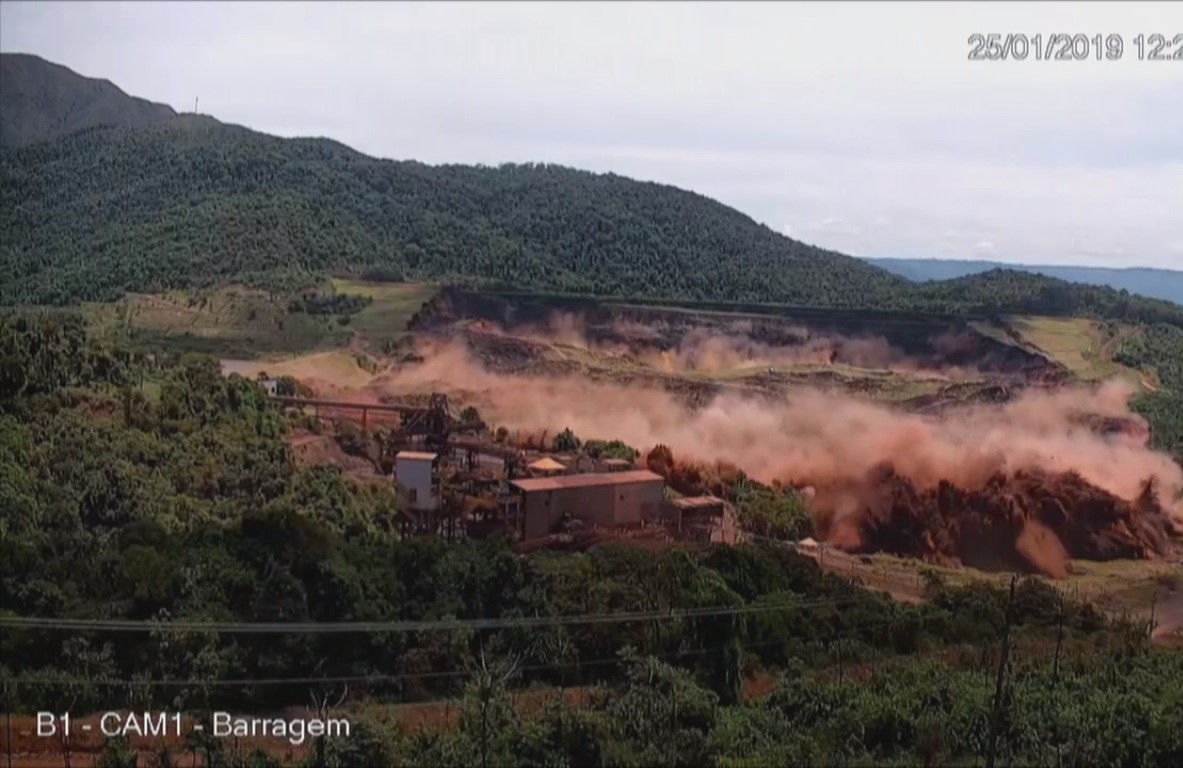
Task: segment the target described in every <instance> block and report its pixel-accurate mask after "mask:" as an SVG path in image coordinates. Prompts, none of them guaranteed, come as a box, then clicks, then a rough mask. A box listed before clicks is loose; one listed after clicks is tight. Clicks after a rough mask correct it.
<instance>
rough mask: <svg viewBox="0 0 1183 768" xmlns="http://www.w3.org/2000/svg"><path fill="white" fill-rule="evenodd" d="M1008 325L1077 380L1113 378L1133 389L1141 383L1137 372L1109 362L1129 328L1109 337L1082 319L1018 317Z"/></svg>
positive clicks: (1091, 321)
mask: <svg viewBox="0 0 1183 768" xmlns="http://www.w3.org/2000/svg"><path fill="white" fill-rule="evenodd" d="M1008 323H1009V325H1010V327H1011V328H1013V329H1014V330H1015V331H1016V332H1017V333H1018V334H1019V337H1020V338H1021V339H1022V341H1024V342H1026V343H1027V344H1029V345H1031V346H1033V347H1035V348H1037V349H1039V350H1042V351H1043V352H1044V353H1045V354H1047V355H1048V356H1049V357H1050V358H1052V359H1053V360H1056V361H1057V362H1059V363H1061V364H1062V365H1064V367H1066V368H1067V369H1068V370H1069V371H1071V372H1072V373H1073V375H1074V376H1075V377H1076V378H1078V379H1080V380H1081V381H1090V382H1091V381H1100V380H1103V379H1109V378H1113V377H1115V376H1116V377H1120V378H1122V379H1124V380H1126V381H1128V382H1129V383H1130V384H1132V385H1133V386H1135V387H1137V386H1140V384H1141V381H1142V375H1141V372H1139V371H1136V370H1134V369H1132V368H1128V367H1126V366H1124V365H1120V364H1118V363H1116V362H1114V361H1113V359H1112V355H1113V354H1114V352H1115V348H1116V345H1117V344H1118V343H1120V339H1121V338H1122V337H1123V335H1128V334H1129V333H1131V332H1132V329H1131V328H1125V327H1122V328H1121V329H1120V330H1119V332H1118V333H1117V334H1116V336H1111V335H1110V334H1109V333H1108V332H1107V331H1106V330H1105V328H1104V327H1103V325H1102V324H1101V323H1098V322H1096V321H1094V320H1088V319H1084V318H1063V317H1039V316H1018V317H1011V318H1008Z"/></svg>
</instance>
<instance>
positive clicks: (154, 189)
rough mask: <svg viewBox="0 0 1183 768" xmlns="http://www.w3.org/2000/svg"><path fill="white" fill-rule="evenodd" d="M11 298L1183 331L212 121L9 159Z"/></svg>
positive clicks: (630, 197)
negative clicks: (920, 281)
mask: <svg viewBox="0 0 1183 768" xmlns="http://www.w3.org/2000/svg"><path fill="white" fill-rule="evenodd" d="M0 231H3V232H4V233H5V237H4V238H3V241H2V242H0V303H7V304H12V303H43V304H60V303H68V302H72V301H76V300H79V299H87V300H93V299H112V298H116V297H118V296H120V295H122V294H123V292H125V291H127V290H136V291H157V290H162V289H169V288H186V287H195V286H207V285H211V284H217V283H223V282H227V281H231V280H245V281H248V282H253V283H258V284H266V285H269V286H276V285H278V286H282V287H285V288H291V287H296V288H299V287H301V286H302V284H303V283H305V282H306V280H304V281H302V280H301V276H302V275H303V276H305V277H307V276H310V275H314V274H324V273H325V272H327V271H329V270H341V269H345V270H351V271H354V272H356V273H359V274H380V275H386V276H393V277H402V276H405V277H406V278H408V279H420V280H433V281H475V282H478V283H483V284H494V285H506V286H515V287H520V288H529V289H535V290H547V291H559V292H573V293H582V294H595V295H610V296H627V297H644V298H661V299H685V300H710V301H730V302H772V303H788V304H799V305H809V306H822V307H857V308H867V307H874V308H896V309H912V310H932V311H940V312H964V311H1022V312H1044V313H1048V314H1074V313H1075V314H1091V315H1098V316H1105V317H1115V318H1127V319H1141V320H1148V321H1154V322H1171V323H1176V324H1183V308H1180V307H1178V306H1177V305H1172V304H1169V303H1167V302H1161V301H1152V300H1149V299H1142V298H1139V297H1133V296H1129V295H1125V294H1123V293H1120V292H1117V291H1113V290H1111V289H1106V288H1095V287H1086V286H1080V285H1074V284H1070V283H1065V282H1063V281H1059V280H1054V279H1051V278H1046V277H1042V276H1037V275H1028V274H1023V273H1018V272H1008V271H1001V270H1000V271H996V272H992V273H989V274H987V275H983V276H976V277H972V278H962V279H960V280H953V281H947V282H943V283H930V284H925V285H913V284H911V283H908V282H907V281H905V280H903V279H902V278H900V277H897V276H895V275H892V274H889V273H888V272H886V271H884V270H881V269H879V268H877V267H872V266H870V265H869V264H867V263H865V262H863V261H861V260H858V259H854V258H851V257H848V256H844V255H841V254H838V253H834V252H831V251H827V250H824V249H820V248H815V247H812V246H809V245H806V244H804V243H800V242H797V241H794V240H791V239H789V238H787V237H784V236H783V235H781V234H779V233H777V232H775V231H773V230H772V229H770V228H768V227H766V226H763V225H761V224H758V223H756V222H755V221H753V220H752V219H750V218H748V217H747V216H744V215H743V214H741V213H739V212H738V211H736V210H734V209H731V208H728V207H727V206H724V205H722V204H720V203H718V202H716V201H714V200H711V199H709V198H707V197H704V196H702V195H698V194H695V193H692V192H687V191H685V190H681V189H677V188H675V187H671V186H665V185H660V184H653V183H642V182H637V181H633V180H631V179H627V178H624V177H621V176H617V175H614V174H594V173H588V172H585V171H578V170H573V169H570V168H563V167H559V166H553V165H537V164H527V165H502V166H500V167H496V168H493V167H482V166H459V165H447V166H429V165H424V164H422V163H417V162H394V161H389V160H377V159H374V158H370V157H367V156H365V155H362V154H360V153H357V152H354V151H353V150H350V149H349V148H347V147H345V146H343V145H341V144H338V143H336V142H333V141H329V140H326V139H280V138H275V137H271V136H267V135H264V134H260V133H256V132H253V131H250V130H247V129H245V128H241V127H237V126H230V125H224V124H221V123H219V122H217V121H215V120H212V119H210V118H206V117H198V116H193V115H185V116H180V117H178V118H176V119H174V120H171V121H169V122H167V123H164V124H161V125H156V126H151V127H145V128H139V129H126V128H96V129H91V130H88V131H83V132H80V133H77V134H74V135H72V136H69V137H66V138H63V139H60V140H57V141H52V142H46V143H41V144H37V145H34V146H30V147H25V148H21V149H19V150H8V151H4V152H3V153H2V154H0Z"/></svg>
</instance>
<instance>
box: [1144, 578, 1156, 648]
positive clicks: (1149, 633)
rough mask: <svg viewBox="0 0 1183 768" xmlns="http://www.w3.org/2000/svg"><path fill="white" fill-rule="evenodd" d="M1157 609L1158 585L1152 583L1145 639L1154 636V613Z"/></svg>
mask: <svg viewBox="0 0 1183 768" xmlns="http://www.w3.org/2000/svg"><path fill="white" fill-rule="evenodd" d="M1157 609H1158V585H1157V584H1155V585H1154V594H1153V595H1151V597H1150V625H1149V627H1147V629H1146V640H1147V641H1149V640H1150V638H1152V637H1154V627H1155V623H1154V613H1155V611H1156V610H1157Z"/></svg>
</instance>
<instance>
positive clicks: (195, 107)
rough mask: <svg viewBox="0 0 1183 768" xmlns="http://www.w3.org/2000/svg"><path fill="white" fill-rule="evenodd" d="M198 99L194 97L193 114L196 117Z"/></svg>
mask: <svg viewBox="0 0 1183 768" xmlns="http://www.w3.org/2000/svg"><path fill="white" fill-rule="evenodd" d="M197 98H198V97H196V96H194V97H193V114H195V115H196V114H197Z"/></svg>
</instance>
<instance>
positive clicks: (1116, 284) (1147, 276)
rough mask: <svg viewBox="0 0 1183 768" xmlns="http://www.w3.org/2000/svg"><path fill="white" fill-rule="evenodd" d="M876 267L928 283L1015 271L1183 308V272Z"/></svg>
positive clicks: (932, 264) (975, 264)
mask: <svg viewBox="0 0 1183 768" xmlns="http://www.w3.org/2000/svg"><path fill="white" fill-rule="evenodd" d="M866 261H867V262H869V263H871V264H874V265H875V266H877V267H882V268H883V269H886V270H887V271H888V272H894V273H895V274H897V275H900V276H901V277H906V278H907V279H909V280H911V281H913V282H917V283H927V282H930V281H932V280H952V279H953V278H956V277H965V276H967V275H977V274H981V273H982V272H989V271H990V270H993V269H1013V270H1016V271H1019V272H1031V273H1034V274H1039V275H1047V276H1048V277H1056V278H1059V279H1061V280H1067V281H1069V282H1072V283H1085V284H1086V285H1105V286H1108V287H1110V288H1114V289H1116V290H1119V291H1121V290H1126V291H1129V292H1130V293H1136V294H1139V295H1141V296H1149V297H1150V298H1153V299H1165V300H1167V301H1173V302H1175V303H1176V304H1183V271H1178V270H1173V269H1150V268H1143V267H1130V268H1124V269H1111V268H1108V267H1058V266H1050V265H1039V264H1003V263H1001V262H997V261H951V260H942V259H866Z"/></svg>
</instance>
